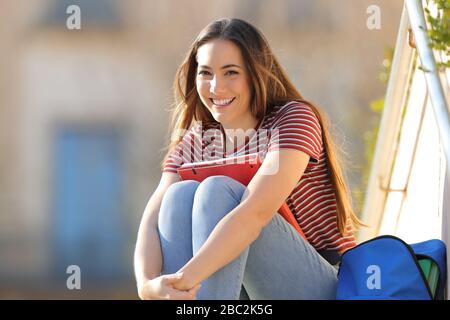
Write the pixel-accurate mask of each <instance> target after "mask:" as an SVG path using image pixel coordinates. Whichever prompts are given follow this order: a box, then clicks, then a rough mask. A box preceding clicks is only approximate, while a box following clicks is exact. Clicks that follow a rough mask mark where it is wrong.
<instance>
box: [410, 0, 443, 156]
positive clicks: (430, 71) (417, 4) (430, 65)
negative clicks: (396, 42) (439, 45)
mask: <svg viewBox="0 0 450 320" xmlns="http://www.w3.org/2000/svg"><path fill="white" fill-rule="evenodd" d="M405 5H406V10H407V12H408V17H409V21H410V23H411V28H412V31H413V33H414V40H415V44H416V48H417V53H418V54H419V58H420V61H421V63H422V66H423V67H424V68H425V70H427V71H426V72H425V80H426V82H427V88H428V92H429V95H430V99H431V104H432V106H433V111H434V115H435V118H436V122H437V125H438V128H439V133H440V139H441V143H442V147H443V149H444V152H445V157H446V158H447V161H450V115H449V112H448V106H447V102H446V100H445V95H444V90H443V89H442V84H441V81H440V78H439V74H438V70H437V68H436V62H435V60H434V54H433V51H432V49H431V48H430V47H429V46H428V44H429V39H428V35H427V26H426V22H425V16H424V13H423V7H422V1H421V0H406V1H405Z"/></svg>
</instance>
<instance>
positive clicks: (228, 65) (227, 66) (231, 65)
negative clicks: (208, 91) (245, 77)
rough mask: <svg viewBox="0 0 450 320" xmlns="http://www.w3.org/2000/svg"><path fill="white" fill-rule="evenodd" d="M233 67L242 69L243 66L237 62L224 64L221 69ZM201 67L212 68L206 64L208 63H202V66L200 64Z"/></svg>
mask: <svg viewBox="0 0 450 320" xmlns="http://www.w3.org/2000/svg"><path fill="white" fill-rule="evenodd" d="M231 67H237V68H240V69H242V67H241V66H238V65H237V64H226V65H224V66H223V67H222V68H220V69H226V68H231ZM199 68H204V69H212V68H211V67H209V66H206V65H201V66H199Z"/></svg>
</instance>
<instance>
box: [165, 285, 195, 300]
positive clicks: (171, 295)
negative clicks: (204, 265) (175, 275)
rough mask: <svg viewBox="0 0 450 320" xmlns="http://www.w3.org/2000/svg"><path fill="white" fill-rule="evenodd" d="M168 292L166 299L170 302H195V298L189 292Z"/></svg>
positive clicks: (169, 290) (173, 290)
mask: <svg viewBox="0 0 450 320" xmlns="http://www.w3.org/2000/svg"><path fill="white" fill-rule="evenodd" d="M167 291H168V293H167V295H166V297H167V299H169V300H193V299H194V297H195V296H194V295H192V293H190V292H189V291H180V290H176V289H172V288H170V289H168V290H167Z"/></svg>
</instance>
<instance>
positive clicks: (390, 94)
mask: <svg viewBox="0 0 450 320" xmlns="http://www.w3.org/2000/svg"><path fill="white" fill-rule="evenodd" d="M423 10H424V9H423V6H422V2H421V0H405V7H404V10H403V13H402V17H401V21H400V28H399V32H398V36H397V41H396V45H395V53H394V57H393V62H392V69H391V75H390V77H389V83H388V88H387V92H386V97H385V101H384V102H385V103H384V105H385V106H384V111H383V115H382V119H381V123H380V129H379V135H378V139H377V144H376V148H375V154H374V158H373V162H372V167H371V173H370V177H369V182H368V187H367V191H366V200H365V202H364V209H363V212H362V216H361V218H362V220H363V221H364V222H365V223H367V224H368V225H370V226H371V228H362V229H361V231H360V232H359V234H358V240H359V241H364V240H367V239H370V238H372V237H374V236H376V235H377V234H378V232H379V231H380V226H381V223H382V221H383V214H384V211H385V210H386V202H387V201H388V195H389V194H390V193H392V191H401V190H391V188H392V185H393V184H392V174H393V168H394V164H395V161H396V157H397V152H398V148H399V145H398V144H399V140H398V137H399V132H401V126H402V115H403V113H404V109H405V108H406V105H407V104H408V102H409V99H410V98H411V99H414V98H413V97H412V96H410V95H411V94H412V95H414V92H411V90H414V88H411V79H412V77H413V76H414V74H415V72H416V71H417V67H414V66H413V62H414V59H415V56H416V55H418V57H419V58H420V61H421V64H422V66H423V67H424V69H426V70H428V72H424V77H425V78H426V81H425V83H424V85H423V86H424V87H426V88H425V89H426V90H427V95H428V96H429V99H430V101H431V105H432V106H431V109H432V110H433V111H432V113H433V117H434V118H435V119H436V123H437V128H436V130H437V131H438V132H439V140H440V144H441V145H442V149H443V151H444V155H445V158H446V159H447V163H450V117H449V112H448V106H447V101H446V100H445V99H446V98H445V95H444V91H443V88H442V84H441V81H440V78H439V73H438V70H437V68H436V63H435V59H434V55H433V51H432V50H431V49H430V48H429V47H428V36H427V33H426V23H425V17H424V11H423ZM410 29H411V30H412V32H413V35H414V40H415V47H416V49H417V50H416V51H415V50H414V49H413V48H412V47H411V46H410V45H409V39H408V35H409V33H408V30H410ZM446 171H447V179H449V178H450V175H449V171H450V170H448V169H447V170H446ZM406 183H407V182H406ZM394 185H395V184H394Z"/></svg>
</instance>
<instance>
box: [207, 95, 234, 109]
mask: <svg viewBox="0 0 450 320" xmlns="http://www.w3.org/2000/svg"><path fill="white" fill-rule="evenodd" d="M235 99H236V97H234V98H232V99H231V100H230V99H212V98H210V99H209V100H210V101H211V102H212V104H213V105H214V106H216V107H217V108H223V107H228V106H229V105H230V104H232V103H233V101H234V100H235Z"/></svg>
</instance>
